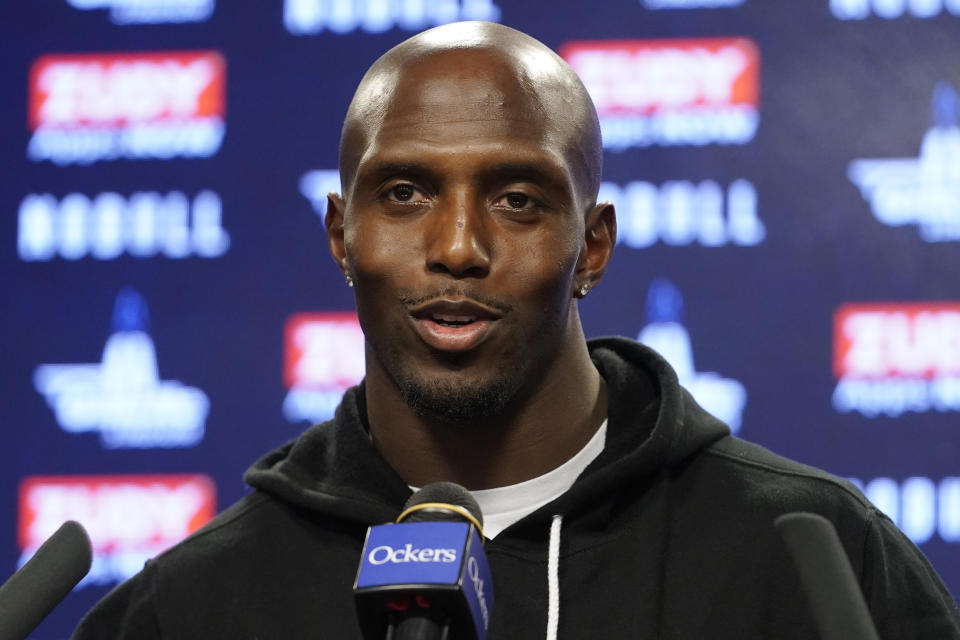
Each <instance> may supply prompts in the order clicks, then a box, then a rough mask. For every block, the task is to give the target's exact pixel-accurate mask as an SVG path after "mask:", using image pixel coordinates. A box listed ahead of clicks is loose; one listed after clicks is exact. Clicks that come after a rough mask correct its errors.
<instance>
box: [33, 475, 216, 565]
mask: <svg viewBox="0 0 960 640" xmlns="http://www.w3.org/2000/svg"><path fill="white" fill-rule="evenodd" d="M215 512H216V489H215V486H214V483H213V481H212V480H211V479H210V478H208V477H207V476H204V475H130V476H33V477H27V478H24V480H23V481H22V482H21V484H20V505H19V528H18V536H19V543H20V549H21V551H29V552H32V551H33V550H35V549H36V548H37V547H39V546H40V544H42V543H43V541H44V540H46V539H47V538H48V537H49V536H50V535H51V534H53V532H54V531H56V530H57V528H58V527H59V526H60V525H61V524H63V522H64V521H66V520H76V521H78V522H80V523H81V524H82V525H83V526H84V527H85V528H86V529H87V532H88V533H89V534H90V539H91V542H92V543H93V548H94V551H95V553H97V554H104V553H107V554H110V553H123V552H129V551H132V550H144V551H148V552H149V554H150V555H152V554H154V553H158V552H160V551H162V550H163V549H166V548H167V547H170V546H172V545H174V544H176V543H177V542H179V541H180V540H182V539H183V538H185V537H186V536H187V535H189V534H190V533H192V532H194V531H196V530H197V529H199V528H200V527H201V526H203V525H204V524H205V523H206V522H207V521H209V520H210V518H212V517H213V515H214V513H215ZM135 570H136V568H134V571H135Z"/></svg>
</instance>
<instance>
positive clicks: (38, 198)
mask: <svg viewBox="0 0 960 640" xmlns="http://www.w3.org/2000/svg"><path fill="white" fill-rule="evenodd" d="M544 6H548V8H543V7H538V6H537V5H536V3H526V2H521V1H519V0H352V1H351V0H286V1H281V0H276V1H275V2H258V3H232V4H231V3H215V2H214V0H136V1H135V0H43V1H39V0H37V1H34V2H29V3H27V2H21V3H7V4H6V5H5V6H4V8H3V9H0V16H2V19H0V54H2V55H0V82H2V88H3V92H2V97H3V99H2V100H0V127H2V140H3V144H2V145H0V167H2V168H3V173H2V185H3V186H2V189H0V210H2V211H4V212H6V213H5V215H4V216H3V217H2V220H3V223H2V227H0V234H2V238H3V241H2V242H0V296H2V297H0V300H2V304H3V313H2V315H0V332H2V336H3V340H2V344H3V356H4V367H3V369H2V372H0V401H2V405H3V407H4V426H3V442H4V446H3V447H2V450H0V478H2V482H0V511H2V512H3V513H6V514H11V517H8V518H6V519H5V520H4V522H5V524H4V525H3V526H0V568H2V569H3V570H2V571H0V573H2V574H9V573H11V572H13V571H14V570H15V568H16V567H17V565H18V563H21V562H22V561H23V560H24V559H25V558H26V557H28V556H29V554H30V553H31V552H32V550H33V549H35V547H36V545H37V544H38V543H39V542H40V541H42V540H43V539H44V538H45V537H46V536H47V535H49V533H51V532H52V531H53V529H54V528H55V527H56V526H57V525H58V524H59V523H60V522H61V521H62V520H64V519H67V518H75V519H79V520H80V521H82V522H83V523H84V524H85V525H87V527H88V528H89V529H90V532H91V535H92V537H93V539H94V546H95V549H96V560H95V565H94V571H93V572H92V574H91V576H90V577H88V579H87V580H86V582H85V583H83V585H82V586H81V587H80V588H79V589H78V590H76V591H75V592H74V593H73V594H71V595H70V596H69V598H68V599H67V601H66V602H65V603H64V604H63V605H62V606H61V607H60V608H59V609H58V610H57V611H56V612H55V613H54V614H53V616H52V617H51V618H50V619H49V620H48V621H47V622H45V623H44V625H43V626H42V627H41V628H40V630H38V632H37V633H36V635H35V637H37V638H59V637H65V636H66V635H68V634H69V631H70V629H72V627H73V626H74V625H75V624H76V622H77V620H78V619H79V617H80V616H81V615H82V613H83V612H84V611H85V610H86V609H87V608H89V607H90V606H91V605H92V604H93V603H94V602H95V601H96V600H97V599H98V598H100V597H101V596H102V595H103V594H104V593H105V592H106V590H107V589H108V588H109V587H110V586H111V585H113V584H116V582H117V581H118V580H119V579H121V578H122V577H124V576H127V575H130V574H131V573H133V572H135V571H136V570H137V568H138V567H139V566H142V562H143V560H144V558H146V557H149V556H150V555H153V554H155V553H156V552H158V551H159V550H161V549H163V548H164V547H166V546H169V545H170V544H173V543H174V542H175V541H176V540H178V539H180V538H182V537H183V536H184V535H186V534H187V533H189V532H190V531H192V530H193V529H195V528H196V527H198V526H200V525H201V524H202V523H203V522H204V521H205V520H206V519H208V518H209V517H210V516H211V515H212V514H213V513H214V512H215V511H216V510H218V509H222V508H223V507H225V506H226V505H228V504H230V503H232V502H233V501H235V500H236V499H238V498H239V497H240V496H242V495H243V494H244V492H245V491H246V489H245V487H244V485H243V482H242V480H241V474H242V472H243V470H244V469H245V468H246V467H247V466H248V465H249V464H250V463H251V462H253V461H254V460H255V459H256V458H257V457H259V456H260V455H261V454H262V453H263V452H265V451H266V450H268V449H270V448H272V447H274V446H276V445H278V444H280V443H281V442H284V441H286V440H288V439H291V438H293V437H295V436H296V435H297V434H298V433H299V432H300V431H301V430H302V429H304V428H305V427H306V426H307V425H308V424H309V423H310V422H312V421H315V420H320V419H323V418H324V417H325V416H326V415H328V414H329V413H330V412H331V410H332V407H333V406H334V405H335V404H336V402H337V400H338V398H339V396H340V394H341V393H342V391H343V389H344V388H345V387H346V386H348V385H350V384H352V383H353V382H354V381H356V380H357V379H358V378H359V377H361V376H362V374H363V362H362V335H361V334H360V333H359V329H358V327H357V325H356V322H355V318H354V316H353V315H352V306H353V305H352V296H351V291H350V290H349V289H348V288H347V287H345V286H344V285H343V279H342V276H341V274H340V273H339V271H338V269H337V268H336V266H335V265H334V264H333V262H332V260H330V258H329V256H328V254H327V250H326V242H325V238H324V231H323V225H322V218H321V215H322V213H323V207H324V201H325V195H326V193H327V191H329V190H337V189H338V187H339V185H338V179H337V175H336V171H335V170H336V158H337V144H338V137H339V132H340V124H341V121H342V117H343V114H344V113H345V111H346V107H347V104H348V102H349V100H350V97H351V95H352V91H353V89H354V87H355V86H356V84H357V82H358V81H359V79H360V77H361V75H362V73H363V71H364V70H365V69H366V68H367V66H368V65H369V64H370V63H371V62H372V61H373V60H374V59H375V58H376V57H377V56H378V55H379V54H380V53H382V52H383V51H385V50H386V49H388V48H389V47H390V46H392V45H393V44H395V43H397V42H399V41H400V40H402V39H404V38H406V37H408V36H409V35H411V34H412V33H414V32H417V31H420V30H422V29H424V28H428V27H431V26H434V25H436V24H441V23H444V22H449V21H453V20H460V19H487V20H496V21H500V22H503V23H504V24H507V25H510V26H513V27H516V28H518V29H520V30H523V31H526V32H528V33H530V34H531V35H533V36H535V37H537V38H539V39H541V40H542V41H543V42H545V43H546V44H547V45H549V46H551V47H553V48H555V49H556V50H557V51H559V52H560V53H561V55H563V56H564V57H565V58H566V59H567V60H568V61H569V62H570V63H571V64H572V65H573V66H574V68H575V69H576V70H577V71H578V72H579V73H580V74H581V77H582V78H583V79H584V81H585V83H586V84H587V86H588V89H589V90H590V92H591V94H592V95H593V97H594V100H595V102H596V104H597V107H598V110H599V112H600V115H601V119H602V123H603V128H604V136H605V146H606V147H607V150H606V158H605V170H604V180H605V182H604V184H603V187H602V194H601V197H604V198H609V199H612V200H613V201H614V202H615V204H616V205H617V212H618V219H619V226H620V240H619V246H618V248H617V251H616V255H615V258H614V262H613V266H612V268H611V269H610V271H609V273H608V275H607V277H606V279H605V281H604V282H603V283H602V284H601V286H600V287H599V288H598V289H597V290H595V291H594V292H592V293H591V294H590V295H589V296H588V297H587V299H586V300H585V301H584V302H583V303H582V304H581V308H582V312H583V317H584V323H585V327H586V330H587V332H588V334H590V335H601V334H621V335H626V336H631V337H637V336H639V337H641V339H642V340H644V341H645V342H647V343H648V344H650V345H651V346H654V347H655V348H657V349H659V350H660V351H661V352H662V353H664V354H665V355H666V356H667V357H668V358H669V359H670V360H671V361H672V362H673V364H674V365H675V366H676V367H677V369H678V371H679V373H680V375H681V378H682V381H683V382H684V384H686V385H687V386H688V387H689V388H690V389H691V390H692V391H693V393H694V394H695V396H696V397H697V398H698V400H700V402H701V403H702V404H704V405H705V406H707V407H708V408H710V409H711V410H712V411H713V412H715V413H716V414H717V415H719V416H720V417H722V418H723V419H724V420H726V421H727V422H728V423H730V424H731V426H732V427H733V428H734V429H735V430H736V431H737V432H738V433H739V435H740V436H742V437H744V438H747V439H750V440H753V441H755V442H759V443H761V444H763V445H765V446H768V447H770V448H772V449H774V450H775V451H777V452H778V453H782V454H785V455H788V456H790V457H793V458H796V459H799V460H801V461H803V462H807V463H810V464H814V465H817V466H820V467H823V468H825V469H827V470H829V471H831V472H834V473H836V474H838V475H841V476H844V477H848V478H852V479H854V480H855V481H856V482H858V483H859V484H860V486H861V487H863V489H864V491H865V492H866V493H867V495H868V496H869V497H870V498H871V499H872V500H873V501H874V502H875V503H876V504H878V506H880V507H881V508H882V509H884V510H885V511H886V512H887V513H888V514H889V515H890V516H891V517H892V518H893V519H894V521H896V522H897V524H898V525H899V526H900V527H901V529H903V530H904V531H905V532H906V533H907V534H908V535H909V536H910V537H911V538H913V539H914V540H915V541H916V542H917V543H918V544H919V545H920V546H921V548H922V549H923V551H924V552H925V553H926V554H927V556H928V557H929V558H930V559H931V561H932V562H933V564H934V566H935V567H936V568H937V569H938V570H939V571H940V572H941V574H942V575H943V577H944V579H945V580H946V581H947V583H948V586H949V587H950V588H951V590H952V591H953V593H954V594H957V593H960V447H958V433H957V429H958V427H957V422H958V413H957V412H958V411H960V287H958V284H957V282H958V275H960V252H958V248H960V245H958V243H960V126H958V117H960V99H958V97H957V89H958V88H960V64H958V63H957V60H958V54H960V2H958V1H957V0H811V1H809V2H803V3H800V2H792V1H789V0H763V1H760V0H608V1H606V2H603V3H582V2H573V1H569V0H563V1H560V0H558V1H556V2H552V3H549V5H544Z"/></svg>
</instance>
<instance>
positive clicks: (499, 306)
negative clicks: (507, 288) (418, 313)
mask: <svg viewBox="0 0 960 640" xmlns="http://www.w3.org/2000/svg"><path fill="white" fill-rule="evenodd" d="M397 295H398V297H399V298H400V302H401V303H402V304H403V305H404V306H405V307H408V308H409V307H416V306H418V305H420V304H423V303H424V302H428V301H430V300H436V299H439V298H451V299H467V300H473V301H474V302H479V303H480V304H482V305H484V306H487V307H490V308H491V309H496V310H497V311H499V312H500V313H509V312H510V311H513V305H512V304H510V303H509V302H507V301H506V300H503V299H501V298H495V297H492V296H488V295H486V294H485V293H482V292H480V291H477V290H476V289H474V288H471V287H466V286H454V287H444V288H442V289H435V290H433V291H430V292H428V293H414V292H413V291H410V290H408V289H401V290H399V291H398V292H397Z"/></svg>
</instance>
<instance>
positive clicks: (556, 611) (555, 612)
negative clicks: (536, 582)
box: [547, 514, 563, 640]
mask: <svg viewBox="0 0 960 640" xmlns="http://www.w3.org/2000/svg"><path fill="white" fill-rule="evenodd" d="M562 523H563V516H561V515H559V514H557V515H555V516H553V521H552V522H551V523H550V548H549V552H548V556H547V592H548V600H547V640H557V627H558V626H559V624H560V525H561V524H562Z"/></svg>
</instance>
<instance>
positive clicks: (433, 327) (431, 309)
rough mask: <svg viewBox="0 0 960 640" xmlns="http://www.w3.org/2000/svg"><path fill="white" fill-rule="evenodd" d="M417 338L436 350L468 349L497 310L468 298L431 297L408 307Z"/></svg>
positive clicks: (487, 330)
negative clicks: (422, 302) (412, 306)
mask: <svg viewBox="0 0 960 640" xmlns="http://www.w3.org/2000/svg"><path fill="white" fill-rule="evenodd" d="M410 315H411V317H412V319H413V321H414V324H415V326H416V330H417V333H418V334H419V335H420V338H421V339H422V340H423V341H424V342H425V343H426V344H427V345H428V346H430V347H431V348H433V349H436V350H438V351H448V352H449V351H468V350H470V349H473V348H475V347H477V346H478V345H480V344H481V343H482V342H483V341H484V340H486V338H487V336H488V335H489V334H490V331H491V328H492V327H493V325H495V324H496V321H497V320H499V319H500V313H499V312H498V311H497V310H495V309H491V308H489V307H487V306H485V305H483V304H480V303H478V302H475V301H473V300H470V299H463V298H461V299H446V298H443V299H433V300H430V301H429V302H427V303H425V304H422V305H419V306H417V307H414V308H413V309H411V312H410Z"/></svg>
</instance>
